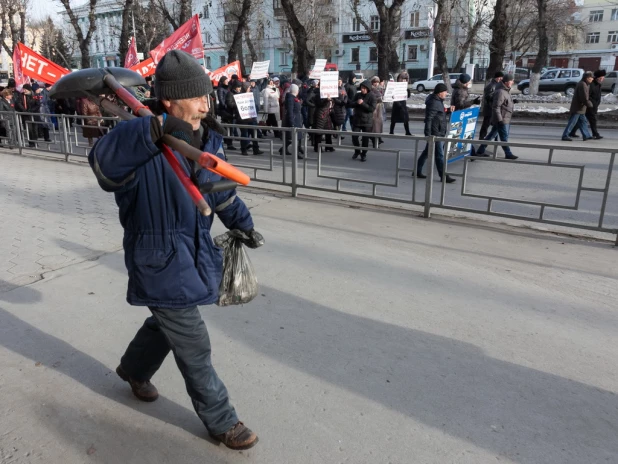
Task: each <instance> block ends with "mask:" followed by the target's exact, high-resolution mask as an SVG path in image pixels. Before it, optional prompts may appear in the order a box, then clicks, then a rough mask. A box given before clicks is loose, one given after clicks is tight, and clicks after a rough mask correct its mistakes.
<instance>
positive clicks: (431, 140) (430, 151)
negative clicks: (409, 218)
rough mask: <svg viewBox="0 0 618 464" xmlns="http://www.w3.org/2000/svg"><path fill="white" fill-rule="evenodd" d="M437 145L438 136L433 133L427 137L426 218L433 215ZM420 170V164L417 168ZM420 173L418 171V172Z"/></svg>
mask: <svg viewBox="0 0 618 464" xmlns="http://www.w3.org/2000/svg"><path fill="white" fill-rule="evenodd" d="M435 145H436V138H435V137H434V136H433V135H432V136H429V137H427V162H426V163H425V166H426V168H425V172H426V173H427V174H426V175H427V179H426V184H425V210H424V212H423V216H424V217H426V218H429V217H431V196H432V194H433V169H434V164H435V159H434V158H435V156H436V153H435ZM415 169H416V170H417V171H418V165H417V166H416V168H415ZM417 175H418V173H417Z"/></svg>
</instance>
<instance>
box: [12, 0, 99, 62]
mask: <svg viewBox="0 0 618 464" xmlns="http://www.w3.org/2000/svg"><path fill="white" fill-rule="evenodd" d="M9 1H10V0H9ZM58 1H59V2H60V3H61V4H62V6H64V9H65V10H66V12H67V16H68V17H69V22H70V23H71V26H73V30H74V31H75V38H76V40H77V45H78V46H79V51H80V52H81V55H82V58H81V67H82V68H89V67H90V64H91V63H90V41H91V40H92V35H93V34H94V32H95V31H96V29H97V24H96V18H95V10H96V7H97V0H88V4H87V6H88V26H87V30H86V34H85V35H84V32H83V31H82V28H81V27H80V25H79V22H78V17H77V15H76V14H75V12H74V11H73V8H72V7H71V0H58Z"/></svg>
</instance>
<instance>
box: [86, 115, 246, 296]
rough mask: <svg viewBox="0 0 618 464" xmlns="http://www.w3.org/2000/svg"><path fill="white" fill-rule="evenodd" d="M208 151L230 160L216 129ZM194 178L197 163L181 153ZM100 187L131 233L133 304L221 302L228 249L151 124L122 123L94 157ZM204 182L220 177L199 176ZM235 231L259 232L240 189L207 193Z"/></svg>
mask: <svg viewBox="0 0 618 464" xmlns="http://www.w3.org/2000/svg"><path fill="white" fill-rule="evenodd" d="M207 130H208V131H209V133H208V139H207V141H206V143H205V144H204V146H203V148H202V149H203V151H207V152H209V153H216V154H217V156H219V157H221V158H223V148H222V141H223V137H222V136H221V135H220V134H219V133H217V132H215V131H213V130H209V129H207ZM176 158H178V160H179V161H180V164H181V165H182V166H184V167H185V170H186V172H187V174H189V172H190V171H189V169H190V163H191V162H189V161H187V160H186V159H185V158H184V157H183V156H181V155H178V154H176ZM88 161H89V162H90V166H91V167H92V169H93V171H94V173H95V175H96V177H97V179H98V181H99V185H100V186H101V188H103V190H105V191H107V192H114V194H115V196H116V203H117V204H118V207H119V216H120V223H121V224H122V227H123V228H124V241H123V246H124V251H125V265H126V267H127V271H128V273H129V287H128V291H127V301H128V302H129V303H130V304H132V305H136V306H151V307H159V308H185V307H189V306H193V305H207V304H211V303H214V302H215V301H217V298H218V295H219V284H220V282H221V273H222V255H221V250H220V249H219V248H217V247H216V246H215V244H214V243H213V240H212V238H211V236H210V227H211V226H212V222H213V215H210V216H208V217H205V216H202V215H201V214H200V213H199V211H198V210H197V208H196V207H195V204H194V203H193V201H191V198H190V197H189V195H188V193H187V192H186V190H185V189H184V187H183V186H182V185H181V183H180V181H179V180H178V178H177V177H176V175H175V174H174V172H173V171H172V168H171V167H170V166H169V164H168V162H167V161H166V160H165V158H164V157H163V156H162V155H159V149H158V148H157V146H156V145H155V144H154V143H153V141H152V138H151V136H150V118H149V117H145V118H137V119H134V120H132V121H127V122H123V123H120V124H119V125H118V126H117V127H116V128H114V130H112V131H110V132H109V133H108V134H107V135H105V136H104V137H102V138H101V139H100V140H99V141H98V142H97V144H96V145H95V146H94V148H93V149H92V150H91V151H90V155H89V156H88ZM195 175H196V177H197V181H198V183H200V184H201V183H204V182H213V181H217V180H220V179H221V177H220V176H218V175H216V174H214V173H212V172H210V171H208V170H206V169H198V170H197V171H196V172H195ZM204 198H205V199H206V201H207V202H208V204H209V206H210V208H211V209H212V210H213V211H215V212H216V213H217V215H218V216H219V219H221V222H223V224H224V225H225V226H226V227H227V228H228V229H241V230H251V229H253V221H252V219H251V214H250V213H249V210H248V209H247V207H246V206H245V204H244V203H243V202H242V200H240V198H237V197H236V191H235V190H228V191H225V192H219V193H214V194H209V195H204Z"/></svg>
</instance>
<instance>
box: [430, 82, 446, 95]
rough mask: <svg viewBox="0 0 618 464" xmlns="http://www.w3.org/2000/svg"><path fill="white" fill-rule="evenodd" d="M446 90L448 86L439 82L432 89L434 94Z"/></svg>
mask: <svg viewBox="0 0 618 464" xmlns="http://www.w3.org/2000/svg"><path fill="white" fill-rule="evenodd" d="M447 90H448V88H447V87H446V85H445V84H442V83H440V84H438V85H436V88H435V89H433V93H436V94H437V93H442V92H446V91H447Z"/></svg>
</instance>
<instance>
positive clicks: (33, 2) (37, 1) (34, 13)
mask: <svg viewBox="0 0 618 464" xmlns="http://www.w3.org/2000/svg"><path fill="white" fill-rule="evenodd" d="M79 3H81V2H79ZM62 8H63V7H62V5H61V4H60V2H57V1H55V0H30V10H29V13H30V17H31V18H32V19H43V18H46V17H47V16H51V17H52V19H53V20H54V21H58V20H59V19H60V17H59V15H58V11H60V10H61V9H62Z"/></svg>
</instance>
